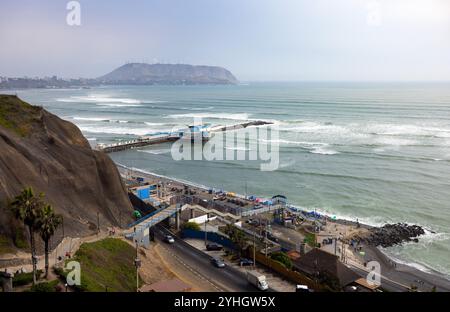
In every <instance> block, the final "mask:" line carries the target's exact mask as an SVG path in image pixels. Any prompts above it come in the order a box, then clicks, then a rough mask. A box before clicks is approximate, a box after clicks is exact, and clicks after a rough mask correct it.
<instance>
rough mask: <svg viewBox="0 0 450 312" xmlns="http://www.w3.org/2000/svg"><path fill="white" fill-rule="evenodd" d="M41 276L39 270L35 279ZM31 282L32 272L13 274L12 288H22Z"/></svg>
mask: <svg viewBox="0 0 450 312" xmlns="http://www.w3.org/2000/svg"><path fill="white" fill-rule="evenodd" d="M41 275H42V271H41V270H37V274H36V279H38V280H39V278H40V277H41ZM32 282H33V272H27V273H19V274H15V275H14V277H13V287H17V286H24V285H28V284H31V283H32Z"/></svg>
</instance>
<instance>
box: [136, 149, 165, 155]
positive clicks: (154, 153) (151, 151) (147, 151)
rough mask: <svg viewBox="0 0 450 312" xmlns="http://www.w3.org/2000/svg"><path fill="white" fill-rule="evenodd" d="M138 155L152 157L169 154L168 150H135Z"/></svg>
mask: <svg viewBox="0 0 450 312" xmlns="http://www.w3.org/2000/svg"><path fill="white" fill-rule="evenodd" d="M137 151H138V152H140V153H146V154H153V155H161V154H168V153H170V149H160V150H137Z"/></svg>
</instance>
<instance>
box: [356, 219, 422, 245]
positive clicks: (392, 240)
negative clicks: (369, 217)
mask: <svg viewBox="0 0 450 312" xmlns="http://www.w3.org/2000/svg"><path fill="white" fill-rule="evenodd" d="M423 234H425V230H424V229H423V228H422V227H421V226H419V225H409V224H406V223H395V224H386V225H384V226H382V227H373V228H369V229H368V230H367V231H365V232H363V233H358V234H355V235H354V236H353V237H351V239H352V240H354V241H356V242H358V243H364V244H366V245H369V246H374V247H378V246H381V247H391V246H394V245H398V244H401V243H405V242H411V241H413V242H418V241H419V239H418V237H419V236H421V235H423Z"/></svg>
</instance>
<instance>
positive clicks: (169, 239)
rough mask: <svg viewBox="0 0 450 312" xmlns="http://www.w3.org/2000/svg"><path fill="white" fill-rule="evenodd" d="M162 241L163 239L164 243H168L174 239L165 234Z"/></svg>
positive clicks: (171, 242) (173, 241)
mask: <svg viewBox="0 0 450 312" xmlns="http://www.w3.org/2000/svg"><path fill="white" fill-rule="evenodd" d="M164 241H165V242H166V243H169V244H173V243H175V239H174V238H173V237H172V236H171V235H166V236H165V237H164Z"/></svg>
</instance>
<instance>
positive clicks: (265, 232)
mask: <svg viewBox="0 0 450 312" xmlns="http://www.w3.org/2000/svg"><path fill="white" fill-rule="evenodd" d="M264 234H265V239H264V242H265V243H266V248H265V254H266V258H267V219H266V230H265V231H264Z"/></svg>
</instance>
